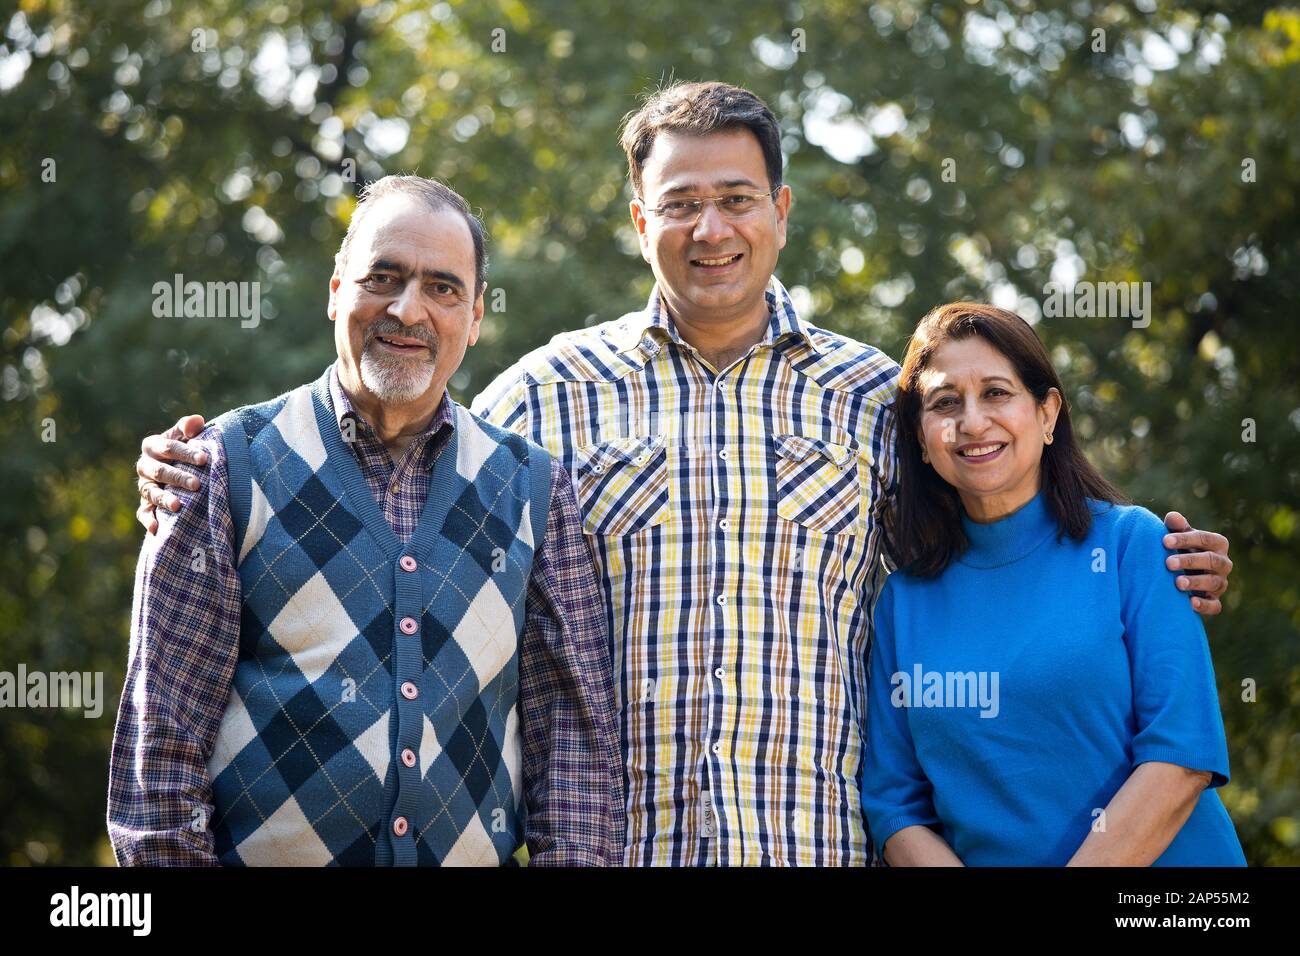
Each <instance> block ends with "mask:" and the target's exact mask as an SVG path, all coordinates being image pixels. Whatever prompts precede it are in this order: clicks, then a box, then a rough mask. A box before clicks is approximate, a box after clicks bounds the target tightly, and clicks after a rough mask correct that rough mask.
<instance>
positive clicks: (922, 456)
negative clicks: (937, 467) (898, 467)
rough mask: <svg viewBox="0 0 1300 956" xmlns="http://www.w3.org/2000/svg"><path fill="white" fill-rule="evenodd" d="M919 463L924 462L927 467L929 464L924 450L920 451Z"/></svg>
mask: <svg viewBox="0 0 1300 956" xmlns="http://www.w3.org/2000/svg"><path fill="white" fill-rule="evenodd" d="M921 461H923V462H925V463H926V464H927V465H928V464H930V456H929V455H928V454H926V451H925V449H924V448H922V449H921Z"/></svg>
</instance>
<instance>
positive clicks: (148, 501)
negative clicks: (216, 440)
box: [135, 415, 208, 534]
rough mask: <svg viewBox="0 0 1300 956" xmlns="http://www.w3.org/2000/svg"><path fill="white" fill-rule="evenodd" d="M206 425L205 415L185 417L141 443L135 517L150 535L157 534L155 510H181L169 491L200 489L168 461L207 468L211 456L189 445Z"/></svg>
mask: <svg viewBox="0 0 1300 956" xmlns="http://www.w3.org/2000/svg"><path fill="white" fill-rule="evenodd" d="M205 426H206V423H205V422H204V420H203V416H202V415H186V416H184V417H183V418H181V419H180V420H178V421H177V422H176V424H175V425H173V426H172V427H171V428H169V429H167V431H165V432H162V433H160V434H157V435H149V436H148V437H147V438H145V440H144V441H142V442H141V443H140V457H139V458H138V459H137V460H136V463H135V473H136V475H137V476H138V478H137V480H136V487H137V488H138V489H139V492H140V499H141V500H140V507H139V508H137V509H136V512H135V516H136V519H137V520H138V521H139V522H140V523H141V524H142V525H144V528H145V531H147V532H148V533H149V534H154V533H156V532H157V531H158V517H157V515H155V514H154V510H155V509H156V508H159V507H161V508H166V509H167V510H168V511H173V512H175V511H180V510H181V501H180V499H179V498H177V497H176V495H175V494H173V493H172V492H170V491H168V490H167V488H168V487H173V488H186V489H188V490H190V491H197V490H198V489H199V482H200V479H198V478H196V477H194V476H193V475H190V474H187V473H186V472H184V471H182V470H181V469H179V468H176V467H173V466H172V465H169V464H167V462H169V461H181V462H185V463H187V464H191V465H196V466H198V467H203V466H205V465H207V463H208V453H207V452H205V451H203V450H201V449H197V448H190V447H189V446H188V445H187V444H186V442H187V441H189V440H190V439H191V438H193V437H194V436H196V435H198V434H199V433H200V432H202V431H203V429H204V427H205Z"/></svg>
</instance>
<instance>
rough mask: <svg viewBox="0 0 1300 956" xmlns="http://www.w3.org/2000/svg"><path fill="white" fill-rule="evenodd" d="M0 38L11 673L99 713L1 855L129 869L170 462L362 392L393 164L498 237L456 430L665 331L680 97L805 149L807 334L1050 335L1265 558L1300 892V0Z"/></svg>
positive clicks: (6, 638)
mask: <svg viewBox="0 0 1300 956" xmlns="http://www.w3.org/2000/svg"><path fill="white" fill-rule="evenodd" d="M0 33H2V35H0V324H2V326H3V331H2V332H0V398H2V400H0V447H3V454H2V455H0V538H2V540H3V549H2V551H0V671H8V672H11V673H13V672H16V671H17V668H18V666H19V665H20V664H22V665H25V667H26V668H27V670H28V671H47V672H50V671H72V670H76V671H97V672H103V674H104V694H105V700H104V710H103V714H102V715H101V716H100V717H98V718H97V719H87V718H85V717H84V716H83V715H82V712H81V710H80V709H62V710H60V709H58V708H49V709H43V710H32V709H2V710H0V863H3V864H5V865H19V866H21V865H30V864H95V863H111V862H112V854H111V851H110V849H109V846H108V841H107V837H106V835H105V823H104V812H105V790H106V786H107V767H108V748H109V741H110V739H111V736H112V730H113V722H114V718H115V715H116V710H117V700H118V696H119V694H120V691H121V686H122V674H123V669H124V666H125V662H126V650H127V638H128V627H129V620H130V602H131V587H132V577H133V569H134V565H135V559H136V554H137V552H138V549H139V546H140V540H141V536H142V533H143V532H142V529H141V527H140V526H139V525H138V524H137V523H136V522H135V519H134V510H135V507H136V503H137V499H136V490H135V480H134V474H133V463H134V460H135V457H136V455H137V454H138V452H139V445H140V439H141V438H142V437H143V436H144V435H145V434H146V433H149V432H154V431H158V430H160V429H162V428H164V427H166V426H168V425H170V424H171V423H172V422H173V421H174V420H175V419H176V417H177V416H178V415H179V414H180V413H182V412H192V411H199V412H202V413H204V414H205V415H207V416H208V417H210V418H211V417H213V416H215V415H216V414H217V413H219V412H221V411H223V410H225V409H227V408H230V407H232V406H234V405H237V404H241V403H244V402H249V401H259V400H262V399H265V398H268V397H270V396H272V395H274V394H277V393H279V392H281V391H283V390H285V389H287V388H290V387H292V386H294V385H297V384H300V383H302V382H305V381H308V380H310V379H312V378H313V377H314V376H316V375H317V374H318V373H319V371H320V369H321V368H323V367H324V365H325V364H326V363H327V362H328V361H330V360H331V358H332V357H333V345H332V336H331V328H330V326H329V325H328V323H327V319H326V316H325V302H326V293H327V288H326V284H327V281H328V279H329V275H330V271H331V267H332V257H333V253H334V250H335V248H336V247H337V244H338V241H339V239H340V238H341V237H342V235H343V231H344V228H345V226H346V223H347V221H348V216H349V214H350V211H351V210H352V208H353V204H354V201H355V195H356V192H357V188H358V185H359V184H360V183H364V182H365V181H367V180H370V179H374V178H377V177H379V176H381V175H383V174H385V173H391V172H418V173H420V174H423V175H427V176H436V177H439V178H441V179H444V180H446V181H447V182H448V183H450V184H451V185H452V186H454V187H455V188H456V189H457V190H459V191H460V192H461V193H463V194H464V195H465V196H466V197H467V198H469V200H470V201H471V202H472V203H473V204H475V205H476V206H478V207H481V209H482V212H483V214H484V217H485V219H486V221H487V225H488V228H489V231H490V237H491V241H490V246H489V252H490V256H491V266H490V274H489V282H490V288H489V291H488V305H489V307H488V315H487V318H486V320H485V322H484V335H483V339H482V341H481V342H480V343H479V345H478V346H477V347H476V348H474V349H472V350H471V352H470V355H469V358H468V360H467V362H466V364H465V366H464V368H463V369H462V371H461V372H460V373H459V374H458V375H457V377H456V378H455V379H454V380H453V383H452V387H453V392H454V393H455V395H456V396H457V398H459V399H461V400H462V401H468V399H470V398H471V397H472V396H473V395H475V394H476V393H477V392H478V390H479V389H481V388H482V387H484V386H485V385H486V384H487V383H488V382H489V381H490V380H491V377H492V376H493V375H494V374H495V373H496V372H497V371H499V370H500V369H502V368H504V367H505V366H506V365H508V364H509V363H511V362H512V361H513V360H515V359H516V358H517V357H519V356H520V355H521V354H522V353H524V352H525V351H526V350H528V349H531V348H533V347H535V346H537V345H539V344H542V343H543V342H545V341H546V340H547V339H548V338H549V337H550V336H551V335H553V334H555V333H556V332H558V331H560V330H563V329H568V328H574V327H577V326H581V325H583V324H590V323H595V322H598V321H604V320H606V319H610V318H614V317H616V316H618V315H619V314H621V313H623V312H625V311H628V310H631V309H635V308H639V307H640V305H641V304H642V302H643V301H644V298H645V296H646V295H647V294H648V292H649V289H650V284H651V281H652V280H651V275H650V272H649V269H648V268H647V267H646V265H645V264H644V263H643V262H642V260H641V258H640V255H639V253H638V250H637V245H636V242H635V238H634V233H633V231H632V229H631V227H630V225H629V221H628V216H627V205H626V203H627V199H628V198H629V193H628V189H627V186H626V184H625V167H624V162H623V156H622V153H621V152H620V150H619V148H618V145H617V127H618V123H619V120H620V118H621V117H622V116H623V115H624V114H625V113H627V112H628V111H629V110H631V109H633V108H635V106H636V105H637V98H638V96H640V95H642V94H644V93H645V92H646V91H648V90H650V89H652V88H654V87H655V86H656V85H657V84H660V83H662V82H664V81H665V80H669V79H673V78H677V79H723V80H727V81H729V82H732V83H737V84H740V85H744V86H747V87H749V88H751V89H753V90H755V91H756V92H757V93H759V94H760V95H762V96H763V97H764V98H765V99H766V100H767V101H768V103H769V104H770V105H771V106H772V108H773V109H774V110H775V111H776V112H777V113H778V115H779V116H780V118H781V120H782V122H783V124H784V130H785V137H784V147H785V151H786V153H787V157H788V180H787V181H788V182H790V183H791V185H792V186H793V189H794V193H795V206H794V211H793V214H792V215H793V218H792V223H791V230H790V237H789V244H788V245H787V247H786V249H785V251H784V252H783V254H782V256H781V262H780V265H779V269H778V274H779V276H780V277H781V278H782V280H783V281H784V282H785V284H786V285H787V286H788V287H790V288H791V289H792V291H793V293H794V295H795V296H796V299H797V301H798V303H799V305H800V306H801V308H802V309H803V310H804V312H805V314H806V315H807V316H809V317H811V318H812V319H813V320H814V321H815V322H816V323H817V324H818V325H821V326H824V327H826V328H830V329H833V330H836V331H838V332H842V333H846V334H848V335H852V336H855V337H857V338H860V339H863V340H865V341H867V342H870V343H873V344H875V345H878V346H880V347H881V348H883V349H885V350H886V351H887V352H889V353H890V354H891V355H893V356H894V357H896V358H898V357H901V355H902V350H903V346H904V343H905V342H906V339H907V335H908V333H909V331H910V329H911V328H912V326H913V325H914V324H915V323H916V321H917V320H918V319H919V318H920V317H921V316H922V315H923V314H924V313H925V312H926V311H927V310H928V309H929V308H930V307H931V306H933V305H935V304H938V303H940V302H944V301H948V300H951V299H956V298H977V299H983V300H988V301H992V302H994V303H996V304H998V305H1002V306H1006V307H1009V308H1012V309H1015V310H1016V311H1018V312H1019V313H1020V314H1022V315H1023V316H1025V317H1026V318H1027V319H1029V320H1030V321H1033V322H1036V323H1037V328H1038V331H1039V332H1040V334H1041V335H1042V336H1043V337H1044V339H1045V340H1046V341H1047V343H1048V345H1049V347H1050V348H1051V350H1052V354H1053V356H1054V359H1055V361H1056V362H1057V365H1058V367H1059V369H1060V370H1061V371H1062V373H1063V375H1064V378H1065V381H1066V383H1067V386H1068V388H1069V391H1070V398H1071V400H1072V402H1073V404H1074V407H1075V409H1076V416H1077V418H1076V421H1077V423H1078V427H1079V428H1080V429H1081V432H1082V435H1083V436H1084V438H1085V439H1086V441H1087V449H1088V452H1089V453H1090V455H1091V456H1092V457H1093V459H1094V460H1095V461H1096V462H1097V463H1098V464H1099V465H1100V466H1101V467H1102V468H1103V469H1104V470H1105V472H1106V473H1107V474H1108V475H1109V476H1110V477H1112V478H1114V479H1115V480H1117V481H1118V482H1119V484H1120V485H1121V486H1122V487H1123V488H1125V489H1126V490H1127V491H1128V492H1129V493H1130V494H1131V495H1132V496H1133V497H1134V498H1135V499H1136V500H1138V501H1140V502H1141V503H1143V504H1146V505H1147V506H1148V507H1151V508H1152V509H1153V510H1154V511H1156V512H1158V513H1160V514H1163V513H1164V512H1165V511H1166V510H1168V509H1177V510H1181V511H1183V512H1184V513H1185V514H1187V515H1188V517H1189V518H1190V519H1191V521H1192V522H1193V523H1194V524H1195V525H1197V526H1198V527H1207V528H1213V529H1215V530H1218V531H1221V532H1223V533H1225V534H1227V535H1228V536H1229V537H1230V538H1231V540H1232V557H1233V560H1234V563H1235V570H1234V572H1233V579H1232V588H1231V590H1230V592H1229V594H1228V595H1227V598H1226V601H1225V613H1224V614H1223V615H1222V616H1221V617H1220V618H1218V619H1215V620H1212V621H1209V622H1208V631H1209V638H1210V642H1211V646H1212V649H1213V655H1214V660H1215V665H1216V669H1217V673H1218V680H1219V689H1220V696H1221V703H1222V708H1223V713H1224V718H1225V722H1226V724H1227V728H1228V738H1229V747H1230V751H1231V758H1232V772H1233V778H1232V782H1231V783H1230V784H1229V785H1228V786H1227V787H1226V788H1224V790H1223V798H1224V801H1225V803H1226V804H1227V806H1228V808H1229V810H1230V812H1231V814H1232V817H1233V819H1234V820H1235V822H1236V825H1237V829H1238V832H1239V833H1240V835H1241V838H1242V842H1243V844H1244V845H1245V848H1246V855H1247V858H1248V859H1249V860H1250V862H1251V863H1252V864H1256V865H1279V864H1282V865H1295V864H1296V863H1298V862H1300V791H1298V788H1300V772H1298V770H1300V767H1298V766H1297V765H1298V763H1300V663H1298V661H1297V647H1298V646H1300V641H1298V639H1297V634H1298V632H1300V493H1298V487H1297V486H1298V475H1300V316H1298V315H1297V306H1298V305H1300V215H1297V209H1296V198H1297V195H1300V8H1297V7H1295V6H1292V7H1285V6H1274V5H1269V4H1259V5H1256V4H1231V3H1229V4H1209V3H1186V4H1172V3H1165V2H1162V0H1148V2H1146V3H1137V4H1129V3H1097V2H1090V0H1076V2H1072V3H1045V4H1043V5H1041V6H1039V5H1035V4H1033V3H1028V2H1013V0H1007V2H993V3H959V2H956V3H925V2H917V0H884V2H879V3H871V4H867V3H862V2H848V0H827V2H814V0H807V2H802V3H796V2H777V3H740V2H731V0H726V2H723V0H716V2H711V3H699V2H698V0H654V2H652V3H637V4H627V3H621V2H597V0H563V2H560V0H538V2H523V0H472V2H471V0H467V2H441V3H428V2H422V3H415V2H395V0H385V2H373V3H356V2H350V0H298V2H275V3H271V2H257V0H243V2H236V0H221V2H217V0H214V2H192V3H191V2H181V0H149V2H139V0H94V2H90V0H19V2H18V3H17V5H16V7H15V4H14V3H13V0H8V2H5V3H3V4H0ZM177 273H180V274H183V275H184V277H185V280H186V281H194V280H197V281H202V282H206V281H219V282H231V281H233V282H259V283H260V284H261V285H260V289H261V294H262V303H263V307H262V317H261V321H260V322H259V323H258V324H257V325H256V326H255V327H245V326H246V325H247V323H244V322H241V321H240V320H239V319H238V318H216V317H205V318H166V317H163V318H159V317H156V316H155V312H154V308H153V305H154V299H155V296H154V292H153V287H154V285H155V284H156V283H159V282H164V283H171V282H172V280H173V276H174V275H175V274H177ZM1079 279H1083V280H1091V281H1126V282H1127V281H1133V282H1150V283H1151V289H1152V299H1153V301H1152V313H1151V315H1152V321H1151V323H1150V325H1149V327H1147V328H1142V329H1138V328H1133V327H1132V324H1131V323H1130V322H1129V321H1127V320H1124V319H1114V318H1111V319H1095V318H1094V319H1085V318H1062V317H1057V318H1050V317H1046V316H1044V315H1043V314H1042V311H1043V302H1044V288H1045V286H1046V284H1047V283H1048V282H1052V281H1055V282H1061V283H1064V284H1066V285H1067V286H1068V285H1069V284H1070V283H1072V282H1074V281H1075V280H1079ZM1062 598H1063V599H1065V600H1068V595H1063V596H1062ZM1243 698H1246V699H1243Z"/></svg>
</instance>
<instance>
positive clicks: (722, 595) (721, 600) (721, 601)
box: [718, 594, 727, 607]
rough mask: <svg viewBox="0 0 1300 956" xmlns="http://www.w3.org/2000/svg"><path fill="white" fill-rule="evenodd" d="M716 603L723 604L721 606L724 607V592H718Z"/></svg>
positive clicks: (725, 597)
mask: <svg viewBox="0 0 1300 956" xmlns="http://www.w3.org/2000/svg"><path fill="white" fill-rule="evenodd" d="M718 603H719V604H721V605H723V606H724V607H725V606H726V603H727V596H726V595H725V594H719V595H718Z"/></svg>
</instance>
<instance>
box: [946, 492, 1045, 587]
mask: <svg viewBox="0 0 1300 956" xmlns="http://www.w3.org/2000/svg"><path fill="white" fill-rule="evenodd" d="M961 524H962V529H963V530H964V531H965V532H966V540H967V541H969V542H970V547H969V548H968V549H967V550H966V552H965V553H964V554H963V555H962V556H961V562H962V563H963V564H968V565H970V566H972V567H977V568H997V567H1001V566H1003V565H1006V564H1011V563H1013V562H1015V561H1019V560H1020V559H1021V558H1023V557H1025V556H1026V555H1028V554H1030V553H1032V552H1033V551H1035V550H1037V549H1038V547H1039V546H1040V545H1041V544H1042V543H1043V542H1044V541H1046V540H1047V539H1048V538H1049V537H1051V536H1052V535H1054V534H1056V532H1057V525H1056V519H1055V518H1054V517H1052V514H1051V512H1050V511H1048V510H1047V502H1046V501H1045V500H1044V498H1043V493H1042V492H1041V491H1040V492H1039V493H1038V494H1036V495H1034V497H1032V498H1030V499H1029V501H1027V502H1025V504H1023V505H1021V506H1020V507H1019V508H1017V509H1016V510H1015V511H1013V512H1011V514H1009V515H1007V516H1006V517H1005V518H999V519H998V520H997V521H991V522H989V523H987V524H984V523H981V522H978V521H972V520H971V517H970V515H968V514H966V513H965V511H964V510H963V512H962V516H961Z"/></svg>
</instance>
